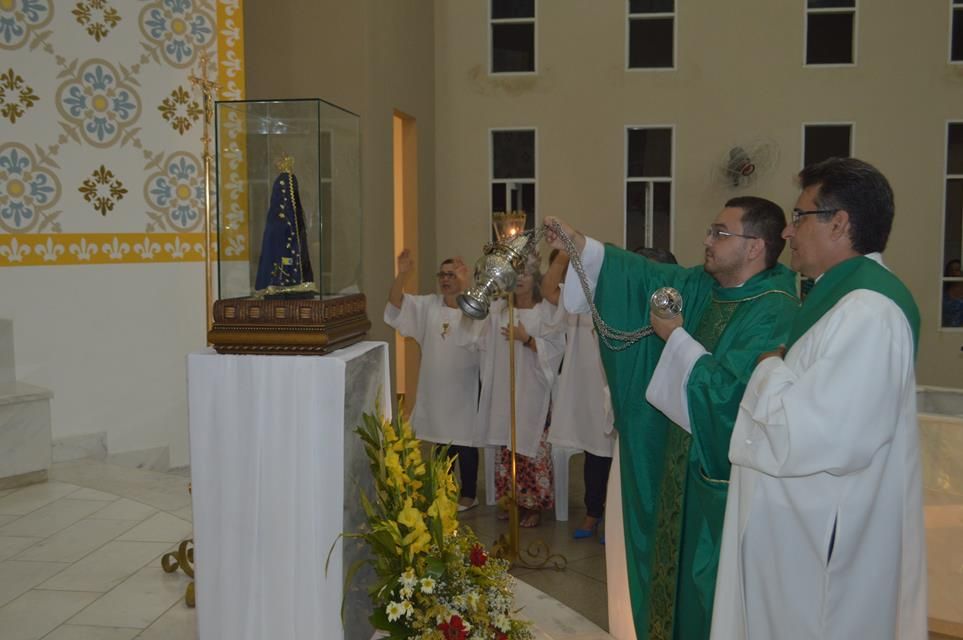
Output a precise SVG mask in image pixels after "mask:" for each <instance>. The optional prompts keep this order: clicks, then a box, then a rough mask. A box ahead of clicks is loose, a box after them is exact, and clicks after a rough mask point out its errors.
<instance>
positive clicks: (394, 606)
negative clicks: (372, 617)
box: [385, 602, 404, 622]
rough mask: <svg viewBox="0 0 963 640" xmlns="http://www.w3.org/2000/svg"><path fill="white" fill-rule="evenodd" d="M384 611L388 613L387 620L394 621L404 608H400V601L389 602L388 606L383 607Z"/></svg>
mask: <svg viewBox="0 0 963 640" xmlns="http://www.w3.org/2000/svg"><path fill="white" fill-rule="evenodd" d="M385 613H387V614H388V622H394V621H395V620H397V619H398V618H400V617H401V614H402V613H404V608H402V606H401V603H400V602H389V603H388V606H387V607H385Z"/></svg>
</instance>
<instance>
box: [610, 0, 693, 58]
mask: <svg viewBox="0 0 963 640" xmlns="http://www.w3.org/2000/svg"><path fill="white" fill-rule="evenodd" d="M623 1H624V2H625V70H626V71H632V72H636V71H639V72H643V73H652V72H656V73H658V72H663V71H675V70H677V68H678V66H679V5H678V2H679V0H675V2H674V3H673V5H672V6H673V7H674V10H673V11H671V12H668V11H662V12H659V13H632V7H631V4H630V2H629V0H623ZM656 18H672V66H671V67H632V66H630V62H631V61H630V59H629V56H630V55H631V52H632V46H631V45H632V28H631V27H632V21H633V20H654V19H656Z"/></svg>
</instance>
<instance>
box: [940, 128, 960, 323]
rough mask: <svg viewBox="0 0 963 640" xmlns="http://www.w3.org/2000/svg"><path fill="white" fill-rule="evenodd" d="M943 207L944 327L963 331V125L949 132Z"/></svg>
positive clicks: (942, 302) (947, 136)
mask: <svg viewBox="0 0 963 640" xmlns="http://www.w3.org/2000/svg"><path fill="white" fill-rule="evenodd" d="M944 198H945V203H944V206H943V261H942V267H943V271H942V273H941V274H940V275H941V278H942V282H941V284H942V288H941V291H942V300H941V307H942V308H941V313H940V317H941V322H940V324H941V326H942V327H963V277H960V257H961V254H963V122H951V123H949V125H948V126H947V130H946V193H945V195H944Z"/></svg>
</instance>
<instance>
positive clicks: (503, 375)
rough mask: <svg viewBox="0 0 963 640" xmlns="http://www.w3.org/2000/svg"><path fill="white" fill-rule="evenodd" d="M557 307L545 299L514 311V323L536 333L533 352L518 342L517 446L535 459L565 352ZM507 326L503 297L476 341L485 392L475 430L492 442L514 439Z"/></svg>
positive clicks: (506, 443) (505, 443) (506, 442)
mask: <svg viewBox="0 0 963 640" xmlns="http://www.w3.org/2000/svg"><path fill="white" fill-rule="evenodd" d="M554 313H555V305H553V304H551V303H550V302H548V301H545V300H543V301H541V302H539V303H538V304H536V305H535V307H534V308H532V309H515V324H518V323H519V322H520V323H521V324H523V325H524V326H525V330H526V331H528V333H529V335H531V336H533V337H534V340H535V348H536V350H537V352H533V351H532V350H531V349H529V348H528V347H525V346H523V345H522V343H521V342H519V341H518V340H515V341H514V346H515V438H516V442H515V446H516V449H515V450H516V451H517V452H518V453H520V454H521V455H523V456H527V457H529V458H534V457H535V456H536V454H537V453H538V445H539V442H540V440H541V437H542V431H544V430H545V419H546V418H547V417H548V408H549V404H550V401H551V391H552V385H553V384H554V382H555V376H556V374H557V372H558V366H559V364H560V363H561V360H562V353H563V352H564V350H565V336H564V334H563V333H561V332H559V331H558V330H556V329H555V328H554V327H553V326H552V324H551V322H550V320H551V318H552V316H553V315H554ZM506 326H508V308H507V306H506V305H505V302H504V301H503V300H498V301H495V302H494V303H492V305H491V310H490V312H489V315H488V319H487V320H486V321H485V324H484V329H483V330H482V331H481V332H479V334H478V337H477V339H476V340H474V342H473V344H474V345H475V347H476V348H478V349H480V350H482V352H483V354H482V391H481V399H480V401H479V404H478V414H477V417H476V431H477V433H478V434H479V437H480V438H481V443H482V444H484V445H487V446H506V447H507V446H509V445H510V443H511V433H510V431H511V416H510V413H509V412H510V393H509V392H510V386H509V366H508V353H509V352H508V341H507V340H506V339H505V338H504V337H503V336H502V334H501V328H502V327H506Z"/></svg>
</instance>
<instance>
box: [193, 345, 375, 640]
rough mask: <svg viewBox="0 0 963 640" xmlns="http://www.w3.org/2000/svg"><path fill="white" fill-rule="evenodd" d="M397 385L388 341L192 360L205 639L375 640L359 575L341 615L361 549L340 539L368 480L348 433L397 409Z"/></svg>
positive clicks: (352, 525) (356, 516)
mask: <svg viewBox="0 0 963 640" xmlns="http://www.w3.org/2000/svg"><path fill="white" fill-rule="evenodd" d="M389 385H390V383H389V378H388V356H387V348H386V345H385V344H384V343H373V342H363V343H360V344H357V345H354V346H352V347H348V348H346V349H342V350H340V351H337V352H335V353H333V354H331V355H328V356H236V355H218V354H215V353H213V352H206V353H195V354H191V355H190V356H189V357H188V387H189V389H188V404H189V409H190V429H191V480H192V487H193V496H194V543H195V554H196V559H197V563H196V568H195V572H196V573H195V575H196V585H195V587H196V592H197V612H198V616H197V619H198V633H199V638H200V640H261V639H263V638H298V639H299V640H301V639H304V640H309V639H313V638H317V639H319V640H320V639H323V640H337V639H340V638H346V639H348V640H354V639H355V638H359V639H361V638H363V639H365V640H367V638H370V636H371V631H372V630H371V627H370V626H369V625H368V623H367V616H368V614H369V611H370V604H369V602H368V598H367V594H366V593H365V591H364V588H363V585H365V583H366V582H367V580H366V579H365V576H364V575H363V574H359V575H358V576H357V577H356V579H355V581H354V583H353V585H354V586H353V588H352V589H351V590H350V591H349V593H348V594H347V598H346V603H345V622H344V626H342V621H341V615H340V611H341V602H342V594H343V584H344V578H345V572H346V570H347V568H348V567H350V566H351V564H352V563H353V562H354V560H355V559H358V558H360V557H362V554H363V548H361V547H359V545H357V544H355V543H354V542H353V541H349V542H347V543H344V542H343V541H341V540H339V538H338V536H339V535H340V534H341V533H343V532H345V531H356V530H357V529H358V527H359V526H360V524H361V522H362V521H363V518H364V514H363V512H362V511H361V506H360V503H359V501H358V499H357V495H358V492H359V490H368V489H369V488H370V485H371V479H370V473H369V471H368V468H367V461H366V458H365V456H364V451H363V449H362V447H361V443H360V440H358V438H357V436H356V435H355V434H354V433H353V430H354V428H355V427H356V426H357V425H359V424H360V419H361V414H362V413H363V412H369V413H372V412H374V410H375V404H376V402H380V404H381V406H382V408H383V410H386V411H389V410H390V407H391V405H390V402H389V400H390V386H389ZM332 545H334V552H333V553H332V555H331V561H330V564H329V566H328V571H327V574H325V566H324V565H325V559H326V558H327V555H328V551H329V549H331V547H332ZM359 585H360V586H359Z"/></svg>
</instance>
